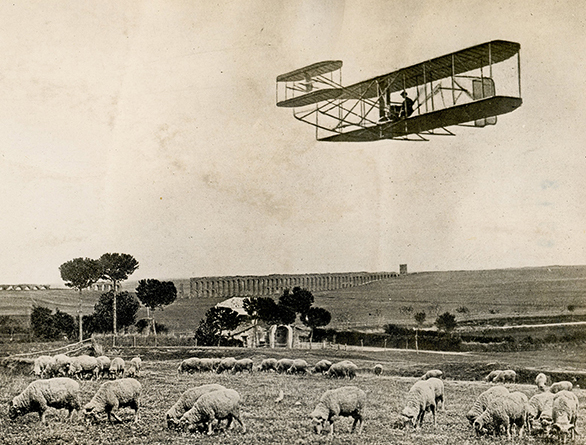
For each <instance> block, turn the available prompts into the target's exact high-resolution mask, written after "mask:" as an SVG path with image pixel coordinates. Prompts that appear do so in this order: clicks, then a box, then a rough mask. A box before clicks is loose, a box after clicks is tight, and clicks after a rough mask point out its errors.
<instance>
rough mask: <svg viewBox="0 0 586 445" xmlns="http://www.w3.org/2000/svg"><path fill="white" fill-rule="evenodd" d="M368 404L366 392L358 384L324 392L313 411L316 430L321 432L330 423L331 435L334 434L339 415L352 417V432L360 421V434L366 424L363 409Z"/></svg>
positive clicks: (312, 415)
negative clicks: (335, 422)
mask: <svg viewBox="0 0 586 445" xmlns="http://www.w3.org/2000/svg"><path fill="white" fill-rule="evenodd" d="M365 404H366V393H365V392H364V391H362V390H361V389H359V388H357V387H356V386H343V387H341V388H338V389H330V390H328V391H326V392H325V393H323V395H322V396H321V398H320V399H319V403H318V404H317V406H316V407H315V409H314V410H313V412H312V413H311V421H312V425H313V428H314V431H315V432H316V433H317V434H320V433H321V431H322V429H323V427H324V426H325V425H326V424H327V423H329V425H330V434H329V435H330V437H331V436H333V435H334V421H335V420H336V419H337V418H338V417H339V416H345V417H352V418H353V419H354V422H353V423H352V429H351V432H352V433H353V432H354V431H355V429H356V425H357V424H358V422H360V427H359V429H358V434H360V433H361V432H362V427H363V425H364V417H363V413H362V412H363V410H364V405H365Z"/></svg>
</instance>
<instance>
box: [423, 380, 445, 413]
mask: <svg viewBox="0 0 586 445" xmlns="http://www.w3.org/2000/svg"><path fill="white" fill-rule="evenodd" d="M427 383H428V384H429V386H430V387H431V389H433V394H434V395H435V406H436V408H437V409H438V410H439V409H440V405H441V408H442V411H445V410H446V399H445V394H444V382H442V381H441V380H440V379H438V378H436V377H431V378H429V379H427Z"/></svg>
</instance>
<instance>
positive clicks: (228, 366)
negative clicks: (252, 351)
mask: <svg viewBox="0 0 586 445" xmlns="http://www.w3.org/2000/svg"><path fill="white" fill-rule="evenodd" d="M236 361H237V360H236V359H235V358H234V357H225V358H223V359H222V360H221V361H220V364H219V365H218V366H217V368H216V372H217V373H218V374H221V373H222V372H224V371H232V368H234V365H235V364H236Z"/></svg>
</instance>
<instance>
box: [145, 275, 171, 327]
mask: <svg viewBox="0 0 586 445" xmlns="http://www.w3.org/2000/svg"><path fill="white" fill-rule="evenodd" d="M136 297H137V298H138V299H139V300H140V302H141V303H142V304H144V305H145V306H146V307H148V308H149V309H151V310H152V311H153V319H152V328H153V333H154V334H155V336H156V335H157V329H156V324H155V309H156V308H158V307H160V308H162V307H163V306H167V305H169V304H171V303H173V302H174V301H175V300H176V299H177V289H176V288H175V284H174V283H173V282H172V281H159V280H155V279H148V280H140V281H139V282H138V286H137V287H136Z"/></svg>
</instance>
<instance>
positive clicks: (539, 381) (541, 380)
mask: <svg viewBox="0 0 586 445" xmlns="http://www.w3.org/2000/svg"><path fill="white" fill-rule="evenodd" d="M535 384H536V385H537V389H539V391H542V392H543V391H546V390H547V388H546V387H545V385H546V384H547V376H546V375H545V374H544V373H543V372H540V373H539V374H537V377H535Z"/></svg>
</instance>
